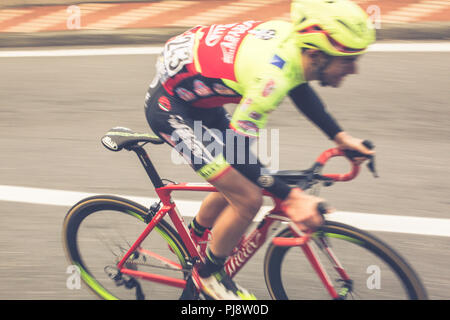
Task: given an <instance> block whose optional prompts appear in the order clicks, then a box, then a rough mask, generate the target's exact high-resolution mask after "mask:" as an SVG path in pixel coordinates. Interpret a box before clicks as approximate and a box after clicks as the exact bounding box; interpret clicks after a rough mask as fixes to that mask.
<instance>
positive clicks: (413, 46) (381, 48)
mask: <svg viewBox="0 0 450 320" xmlns="http://www.w3.org/2000/svg"><path fill="white" fill-rule="evenodd" d="M162 49H163V47H159V46H155V47H111V48H81V49H51V50H34V49H32V50H5V51H0V58H23V57H73V56H110V55H119V56H120V55H154V54H159V53H161V51H162ZM369 51H370V52H450V41H448V42H413V43H408V42H403V43H400V42H398V43H397V42H396V43H393V42H392V43H388V42H386V43H383V42H380V43H375V44H373V45H372V46H371V47H370V48H369Z"/></svg>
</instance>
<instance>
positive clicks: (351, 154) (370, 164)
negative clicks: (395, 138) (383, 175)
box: [344, 140, 380, 178]
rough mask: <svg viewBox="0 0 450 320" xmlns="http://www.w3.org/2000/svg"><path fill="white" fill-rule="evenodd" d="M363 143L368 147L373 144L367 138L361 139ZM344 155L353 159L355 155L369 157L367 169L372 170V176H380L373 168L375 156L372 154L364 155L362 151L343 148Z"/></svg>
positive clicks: (372, 146)
mask: <svg viewBox="0 0 450 320" xmlns="http://www.w3.org/2000/svg"><path fill="white" fill-rule="evenodd" d="M363 145H364V146H365V147H366V148H368V149H373V148H374V145H373V143H372V142H371V141H369V140H364V141H363ZM344 153H345V156H346V157H347V158H349V159H351V160H353V158H357V157H364V158H367V159H369V162H368V163H367V168H368V169H369V171H370V172H372V174H373V176H374V178H379V177H380V176H379V175H378V173H377V170H376V168H375V156H373V155H366V154H364V153H361V152H358V151H353V150H344Z"/></svg>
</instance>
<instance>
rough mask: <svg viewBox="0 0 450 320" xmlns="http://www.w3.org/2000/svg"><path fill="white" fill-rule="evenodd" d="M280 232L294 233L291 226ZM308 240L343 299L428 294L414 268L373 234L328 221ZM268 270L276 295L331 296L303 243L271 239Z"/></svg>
mask: <svg viewBox="0 0 450 320" xmlns="http://www.w3.org/2000/svg"><path fill="white" fill-rule="evenodd" d="M277 237H285V238H289V237H293V235H292V232H291V230H290V229H289V228H287V229H284V230H282V231H281V232H280V233H279V234H278V235H277ZM312 239H313V240H312V241H309V242H308V244H309V245H310V247H311V248H312V249H313V250H314V252H315V255H316V257H317V258H319V260H320V262H321V264H322V267H323V268H324V269H325V271H326V272H327V274H328V276H329V278H330V280H331V282H332V283H333V285H334V288H335V289H336V291H337V293H339V295H340V298H342V299H370V300H376V299H383V300H389V299H395V300H399V299H427V294H426V291H425V289H424V287H423V285H422V283H421V281H420V279H419V277H418V276H417V274H416V273H415V272H414V270H413V269H412V268H411V267H410V266H409V265H408V263H407V262H406V261H405V260H404V259H403V258H402V257H400V255H399V254H398V253H396V252H395V251H394V250H393V249H391V248H390V247H389V246H388V245H386V244H385V243H383V242H382V241H381V240H379V239H377V238H376V237H374V236H372V235H370V234H369V233H367V232H365V231H362V230H358V229H356V228H353V227H350V226H347V225H344V224H340V223H336V222H330V221H327V222H326V223H325V224H324V225H323V226H322V227H321V228H319V230H318V231H317V232H315V233H314V235H313V238H312ZM327 250H331V251H332V252H333V254H334V256H335V257H336V258H337V259H338V260H339V262H340V263H341V265H342V266H343V268H344V270H345V272H346V273H347V274H348V276H349V278H350V279H351V280H350V281H348V279H346V280H344V279H343V278H342V277H341V276H340V275H339V274H338V273H337V272H336V270H335V268H334V267H333V264H332V262H331V260H330V259H329V255H328V254H327ZM264 274H265V279H266V284H267V287H268V289H269V293H270V295H271V297H272V298H273V299H291V300H300V299H330V294H329V293H328V291H327V290H326V289H325V286H324V285H323V283H322V282H321V281H320V279H319V277H318V275H317V273H316V272H315V271H314V269H313V268H312V267H311V265H310V263H309V260H308V259H307V258H306V256H305V255H304V254H303V252H302V249H301V248H300V247H280V246H275V245H274V244H271V245H270V246H269V248H268V250H267V253H266V256H265V261H264Z"/></svg>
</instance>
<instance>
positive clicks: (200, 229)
mask: <svg viewBox="0 0 450 320" xmlns="http://www.w3.org/2000/svg"><path fill="white" fill-rule="evenodd" d="M189 229H194V233H195V234H196V235H197V236H199V237H201V236H203V234H204V233H205V231H206V229H210V228H207V227H204V226H202V225H201V224H199V223H198V222H197V220H196V219H195V217H194V219H193V220H192V221H191V223H190V224H189Z"/></svg>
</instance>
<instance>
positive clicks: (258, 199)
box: [235, 190, 263, 220]
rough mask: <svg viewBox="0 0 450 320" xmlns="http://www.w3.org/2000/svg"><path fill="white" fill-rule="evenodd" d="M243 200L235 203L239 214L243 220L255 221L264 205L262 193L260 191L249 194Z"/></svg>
mask: <svg viewBox="0 0 450 320" xmlns="http://www.w3.org/2000/svg"><path fill="white" fill-rule="evenodd" d="M241 199H242V201H239V202H238V203H235V208H236V209H237V211H238V214H239V215H240V216H241V217H242V218H245V219H252V220H253V218H254V217H255V216H256V214H257V213H258V212H259V210H260V209H261V206H262V204H263V197H262V193H261V192H260V191H259V190H258V191H253V192H248V193H247V194H246V195H245V197H243V198H241Z"/></svg>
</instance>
